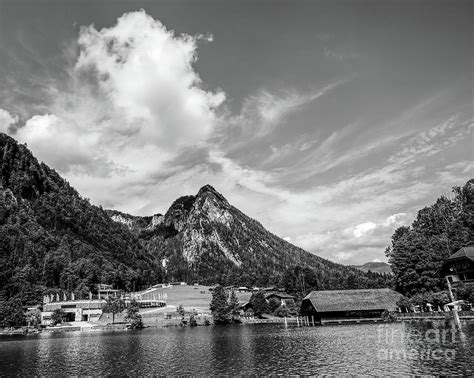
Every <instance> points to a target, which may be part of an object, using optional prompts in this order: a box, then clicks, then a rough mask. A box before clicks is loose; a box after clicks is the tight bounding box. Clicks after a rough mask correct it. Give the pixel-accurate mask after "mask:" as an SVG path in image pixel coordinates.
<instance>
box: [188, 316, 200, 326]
mask: <svg viewBox="0 0 474 378" xmlns="http://www.w3.org/2000/svg"><path fill="white" fill-rule="evenodd" d="M197 325H198V324H197V321H196V317H195V316H194V314H191V315H190V316H189V326H190V327H196V326H197Z"/></svg>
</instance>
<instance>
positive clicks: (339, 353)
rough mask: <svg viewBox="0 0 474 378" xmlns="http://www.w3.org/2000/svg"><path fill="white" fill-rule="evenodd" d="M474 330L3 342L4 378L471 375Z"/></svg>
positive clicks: (252, 329)
mask: <svg viewBox="0 0 474 378" xmlns="http://www.w3.org/2000/svg"><path fill="white" fill-rule="evenodd" d="M473 345H474V323H472V322H471V323H467V322H464V323H463V330H462V332H458V331H456V330H454V331H453V329H452V328H451V325H450V324H445V323H391V324H360V325H340V326H324V327H302V328H297V327H288V328H285V326H283V325H271V324H262V325H246V326H243V325H241V326H239V325H235V326H222V327H220V326H209V327H196V328H178V327H176V328H153V329H151V328H149V329H144V330H140V331H94V332H67V333H42V334H39V335H31V336H15V337H13V336H11V337H0V357H1V358H0V373H1V374H2V375H50V374H61V375H79V374H81V375H98V374H100V375H108V374H113V375H116V374H131V375H138V374H140V375H143V374H144V375H151V374H171V375H178V374H179V375H183V374H193V375H222V374H258V375H262V374H266V375H268V374H348V373H350V374H377V375H379V374H437V375H439V374H441V375H446V374H464V375H473V374H474V362H473V354H474V347H473Z"/></svg>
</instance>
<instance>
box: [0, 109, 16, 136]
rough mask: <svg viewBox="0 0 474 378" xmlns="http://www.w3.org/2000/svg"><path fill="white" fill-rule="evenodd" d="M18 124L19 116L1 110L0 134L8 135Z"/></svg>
mask: <svg viewBox="0 0 474 378" xmlns="http://www.w3.org/2000/svg"><path fill="white" fill-rule="evenodd" d="M17 122H18V116H17V115H14V114H11V113H10V112H9V111H8V110H5V109H2V108H0V132H2V133H8V132H9V129H10V127H11V126H13V125H15V124H16V123H17Z"/></svg>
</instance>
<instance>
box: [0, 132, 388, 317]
mask: <svg viewBox="0 0 474 378" xmlns="http://www.w3.org/2000/svg"><path fill="white" fill-rule="evenodd" d="M0 266H1V267H2V269H1V271H0V323H1V322H2V317H5V316H6V314H10V315H11V314H13V313H14V312H15V311H14V310H13V309H18V308H19V307H20V306H22V305H27V304H34V303H38V302H39V301H40V300H41V299H42V296H43V294H46V293H55V292H58V293H59V292H74V293H75V294H76V297H77V298H80V297H81V296H86V295H87V294H88V293H89V291H94V289H95V287H96V284H97V283H107V284H112V285H113V286H114V287H116V288H118V289H123V290H127V291H131V290H139V289H142V288H145V287H147V286H148V285H150V284H154V283H157V282H162V281H165V282H169V281H186V282H189V283H193V282H200V283H204V284H217V283H220V284H224V285H229V284H235V285H247V286H250V285H259V286H260V285H284V286H285V287H286V288H288V290H290V291H292V292H298V293H301V295H303V294H304V293H305V292H307V291H309V290H310V289H312V288H320V289H340V288H363V287H382V286H387V283H388V281H389V279H390V278H389V277H388V276H383V275H377V274H374V273H364V272H361V271H359V270H357V269H355V268H351V267H346V266H342V265H339V264H336V263H333V262H330V261H328V260H325V259H322V258H320V257H318V256H315V255H313V254H311V253H309V252H306V251H304V250H302V249H301V248H298V247H295V246H294V245H292V244H290V243H287V242H286V241H284V240H283V239H281V238H279V237H277V236H276V235H273V234H272V233H270V232H268V231H267V230H266V229H265V228H264V227H263V226H262V225H261V224H260V223H259V222H257V221H256V220H254V219H251V218H249V217H247V216H246V215H245V214H243V213H242V212H240V211H239V210H238V209H236V208H235V207H233V206H231V205H230V204H229V203H228V202H227V200H226V199H225V198H224V197H223V196H222V195H221V194H220V193H218V192H217V191H216V190H215V189H214V188H212V187H210V186H205V187H203V188H202V189H201V190H200V191H199V193H198V194H197V195H195V196H186V197H181V198H179V199H177V200H176V201H175V202H174V203H173V204H172V205H171V207H170V209H169V210H168V211H167V212H166V214H165V215H164V216H161V215H157V216H154V217H133V216H131V215H128V214H123V213H119V212H117V211H110V210H109V211H107V210H104V209H102V208H101V207H100V206H95V205H92V204H91V203H90V202H89V200H87V199H84V198H82V197H81V196H80V195H79V194H78V193H77V191H76V190H75V189H74V188H72V187H71V186H70V185H69V183H68V182H67V181H66V180H64V179H63V178H62V177H60V175H59V174H58V173H57V172H56V171H54V170H53V169H51V168H49V167H48V166H47V165H46V164H44V163H40V162H38V161H37V159H36V158H35V157H34V156H33V155H32V154H31V152H30V151H29V150H28V148H27V147H26V146H25V145H21V144H18V143H17V142H16V141H15V140H14V139H13V138H11V137H9V136H7V135H5V134H1V133H0Z"/></svg>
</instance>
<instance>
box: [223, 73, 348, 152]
mask: <svg viewBox="0 0 474 378" xmlns="http://www.w3.org/2000/svg"><path fill="white" fill-rule="evenodd" d="M351 79H352V78H344V79H339V80H336V81H334V82H332V83H330V84H328V85H326V86H324V87H323V88H319V89H317V90H314V91H311V92H308V93H302V92H299V91H296V90H286V91H283V92H280V93H275V92H270V91H268V90H264V89H262V90H260V91H259V92H258V93H256V94H254V95H251V96H248V97H247V98H245V99H244V102H243V105H242V109H241V111H240V114H238V115H237V116H233V117H231V118H230V119H229V120H228V121H230V123H231V124H232V125H233V127H234V128H236V129H237V130H239V133H240V135H239V136H240V138H242V139H243V140H248V139H249V138H261V137H264V136H266V135H268V134H269V133H271V132H272V131H274V130H275V128H276V127H278V126H279V125H281V123H282V122H283V121H284V120H285V119H286V118H287V117H289V116H290V115H291V114H292V113H294V112H296V111H298V110H299V109H301V107H303V106H304V105H307V104H309V103H311V102H313V101H316V100H317V99H319V98H320V97H322V96H324V95H326V94H328V93H330V92H331V91H333V90H334V89H336V88H337V87H339V86H341V85H343V84H345V83H347V82H348V81H350V80H351ZM235 136H236V135H235V134H233V137H234V138H235ZM233 142H234V143H235V139H233Z"/></svg>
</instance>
